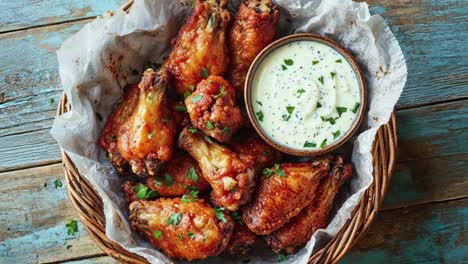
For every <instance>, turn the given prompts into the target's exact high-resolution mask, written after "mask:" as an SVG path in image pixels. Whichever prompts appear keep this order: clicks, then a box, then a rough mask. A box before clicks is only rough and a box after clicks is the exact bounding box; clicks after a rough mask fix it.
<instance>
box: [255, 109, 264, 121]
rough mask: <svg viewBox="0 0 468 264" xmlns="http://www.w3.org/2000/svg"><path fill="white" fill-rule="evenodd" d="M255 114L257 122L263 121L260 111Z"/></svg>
mask: <svg viewBox="0 0 468 264" xmlns="http://www.w3.org/2000/svg"><path fill="white" fill-rule="evenodd" d="M255 114H256V115H257V119H258V121H263V112H262V111H258V112H257V113H255Z"/></svg>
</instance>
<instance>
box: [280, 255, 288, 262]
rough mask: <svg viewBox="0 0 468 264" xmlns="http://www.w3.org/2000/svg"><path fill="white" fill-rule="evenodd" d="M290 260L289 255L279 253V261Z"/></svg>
mask: <svg viewBox="0 0 468 264" xmlns="http://www.w3.org/2000/svg"><path fill="white" fill-rule="evenodd" d="M286 260H288V257H287V256H285V255H283V254H279V255H278V262H283V261H286Z"/></svg>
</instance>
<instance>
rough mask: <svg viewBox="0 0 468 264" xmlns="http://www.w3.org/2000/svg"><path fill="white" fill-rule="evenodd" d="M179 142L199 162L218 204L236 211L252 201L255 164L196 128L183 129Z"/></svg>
mask: <svg viewBox="0 0 468 264" xmlns="http://www.w3.org/2000/svg"><path fill="white" fill-rule="evenodd" d="M192 132H193V133H192ZM178 143H179V147H180V148H181V149H184V150H186V151H187V152H188V153H189V154H190V155H191V156H192V157H193V158H194V159H195V160H196V161H197V162H198V164H199V165H200V168H201V170H202V173H203V177H205V179H206V180H207V181H208V183H210V185H211V187H212V188H213V191H212V192H211V199H212V201H213V202H214V203H215V204H216V205H219V206H223V207H226V208H227V209H229V210H231V211H236V210H237V209H239V206H240V205H243V204H245V203H247V202H248V201H249V200H250V197H251V194H252V190H253V187H254V184H255V182H254V169H253V168H252V166H253V163H245V162H243V161H242V160H241V159H240V158H239V156H238V155H237V154H236V153H235V152H233V151H231V150H230V149H229V148H227V147H225V146H222V145H220V144H218V143H216V142H214V141H213V140H212V139H211V138H210V137H208V136H206V135H205V136H203V135H202V133H200V132H196V129H195V130H193V128H192V129H190V131H189V129H187V128H185V129H184V130H182V132H181V133H180V136H179V142H178Z"/></svg>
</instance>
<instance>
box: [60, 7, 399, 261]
mask: <svg viewBox="0 0 468 264" xmlns="http://www.w3.org/2000/svg"><path fill="white" fill-rule="evenodd" d="M132 4H133V0H129V1H127V2H126V3H125V4H124V5H122V6H121V9H122V10H123V11H128V9H129V8H130V7H131V5H132ZM70 110H71V105H70V103H69V102H68V100H67V96H66V94H65V93H63V95H62V97H61V100H60V102H59V105H58V108H57V115H61V114H64V113H66V112H69V111H70ZM397 145H398V138H397V124H396V115H395V112H393V113H392V114H391V116H390V119H389V121H388V123H387V124H385V125H383V126H381V127H380V128H379V130H378V131H377V135H376V138H375V140H374V143H373V146H372V156H373V166H374V171H373V176H374V181H373V182H372V184H371V185H370V186H369V187H368V188H367V190H365V191H364V193H363V195H362V197H361V200H360V201H359V203H358V205H356V208H355V209H354V210H353V212H352V213H351V217H350V218H349V219H348V220H347V221H346V223H345V224H344V226H343V227H342V228H341V229H340V231H338V233H337V234H336V235H335V237H333V238H332V239H331V240H330V241H329V242H328V243H327V244H326V245H325V246H324V247H322V248H321V249H319V250H317V251H315V252H314V253H313V254H312V255H311V257H310V258H309V261H308V263H337V262H338V261H339V260H340V259H341V258H343V256H344V255H345V254H346V252H348V251H349V250H350V249H351V248H352V247H353V245H354V244H355V243H356V242H357V241H358V240H359V239H360V238H361V237H362V236H363V235H364V234H365V232H366V231H367V229H368V228H369V226H370V224H371V223H372V222H373V221H374V219H375V217H376V215H377V213H378V210H379V209H380V206H381V204H382V202H383V199H384V197H385V194H386V192H387V190H388V186H389V183H390V179H391V176H392V175H393V172H394V170H395V166H396V156H397V154H396V153H397ZM61 154H62V161H63V170H64V173H65V179H66V181H67V192H68V195H69V197H70V200H71V201H72V203H73V205H74V207H75V209H76V210H77V212H78V214H79V217H80V219H81V222H82V223H83V225H84V227H85V228H86V230H87V231H88V233H89V234H90V236H91V237H92V238H93V239H94V241H95V242H96V244H97V245H98V247H99V248H101V249H102V250H103V251H104V252H105V253H106V254H108V255H109V256H111V257H113V258H114V259H116V260H118V261H121V262H124V263H135V264H143V263H148V261H147V260H146V259H145V258H144V257H142V256H139V255H136V254H134V253H131V252H129V251H127V250H126V249H124V248H123V247H122V246H120V245H119V244H118V243H116V242H114V241H112V240H111V239H109V238H108V237H107V236H106V228H105V217H104V211H103V204H102V199H101V198H100V196H99V194H98V193H97V191H96V190H95V189H94V187H93V186H92V185H91V183H90V182H89V181H88V180H87V179H86V178H85V177H84V176H83V175H81V174H80V173H79V172H78V170H77V168H76V166H75V164H74V163H73V161H72V160H71V159H70V157H69V156H68V155H67V154H66V153H65V151H64V150H63V149H61Z"/></svg>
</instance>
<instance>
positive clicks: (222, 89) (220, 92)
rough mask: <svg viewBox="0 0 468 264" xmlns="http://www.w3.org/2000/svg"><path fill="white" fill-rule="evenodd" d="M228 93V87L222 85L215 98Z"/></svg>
mask: <svg viewBox="0 0 468 264" xmlns="http://www.w3.org/2000/svg"><path fill="white" fill-rule="evenodd" d="M226 94H227V92H226V88H225V87H224V86H221V88H220V90H219V94H217V95H213V98H214V99H218V97H221V96H223V95H226Z"/></svg>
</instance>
